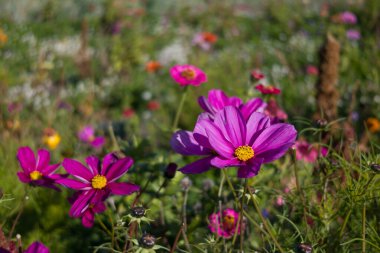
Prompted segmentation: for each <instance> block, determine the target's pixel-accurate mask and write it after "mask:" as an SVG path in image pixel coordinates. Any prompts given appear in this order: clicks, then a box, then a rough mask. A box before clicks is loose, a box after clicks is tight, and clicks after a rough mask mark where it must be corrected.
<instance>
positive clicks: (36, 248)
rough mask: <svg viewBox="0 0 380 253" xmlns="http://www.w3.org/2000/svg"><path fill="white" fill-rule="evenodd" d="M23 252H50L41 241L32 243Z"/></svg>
mask: <svg viewBox="0 0 380 253" xmlns="http://www.w3.org/2000/svg"><path fill="white" fill-rule="evenodd" d="M24 253H50V251H49V249H48V248H47V247H46V246H45V245H44V244H43V243H41V242H34V243H32V244H31V245H30V246H29V247H28V248H27V249H26V250H25V251H24Z"/></svg>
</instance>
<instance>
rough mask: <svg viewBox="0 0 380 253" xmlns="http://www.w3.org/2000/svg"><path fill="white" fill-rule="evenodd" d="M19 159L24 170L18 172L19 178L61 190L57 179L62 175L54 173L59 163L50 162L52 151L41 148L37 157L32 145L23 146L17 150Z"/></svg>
mask: <svg viewBox="0 0 380 253" xmlns="http://www.w3.org/2000/svg"><path fill="white" fill-rule="evenodd" d="M17 159H18V161H19V163H20V166H21V168H22V170H23V171H20V172H17V176H18V178H19V180H20V181H21V182H23V183H26V184H31V185H33V186H44V187H48V188H52V189H54V190H57V191H59V188H58V187H57V186H55V183H56V180H58V179H61V178H63V176H62V175H59V174H54V172H55V171H56V170H57V169H58V167H59V165H60V164H59V163H57V164H49V163H50V153H49V151H47V150H45V149H39V150H38V154H37V159H36V157H35V156H34V153H33V150H32V149H31V148H30V147H21V148H19V149H18V151H17Z"/></svg>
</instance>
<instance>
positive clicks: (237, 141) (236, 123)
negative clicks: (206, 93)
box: [214, 106, 247, 148]
mask: <svg viewBox="0 0 380 253" xmlns="http://www.w3.org/2000/svg"><path fill="white" fill-rule="evenodd" d="M214 123H215V125H216V126H218V127H219V129H220V130H221V131H222V133H223V135H224V136H225V137H226V139H227V140H229V141H230V142H231V143H232V145H233V146H234V147H235V148H237V147H239V146H242V145H244V144H246V143H245V135H246V131H247V129H246V125H245V121H244V119H243V116H242V115H241V113H240V111H239V110H238V109H237V108H236V107H233V106H226V107H224V109H223V110H222V111H219V112H218V113H216V115H215V119H214Z"/></svg>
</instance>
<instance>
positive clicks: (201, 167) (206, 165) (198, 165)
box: [180, 156, 212, 174]
mask: <svg viewBox="0 0 380 253" xmlns="http://www.w3.org/2000/svg"><path fill="white" fill-rule="evenodd" d="M211 159H212V156H209V157H206V158H202V159H199V160H197V161H195V162H192V163H189V164H187V165H186V166H185V167H183V168H181V169H180V171H181V172H182V173H184V174H199V173H203V172H205V171H208V170H209V169H210V168H211V164H210V161H211Z"/></svg>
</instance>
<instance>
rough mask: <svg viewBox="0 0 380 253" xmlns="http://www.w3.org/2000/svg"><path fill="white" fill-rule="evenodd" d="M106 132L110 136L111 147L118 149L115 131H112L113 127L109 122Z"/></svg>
mask: <svg viewBox="0 0 380 253" xmlns="http://www.w3.org/2000/svg"><path fill="white" fill-rule="evenodd" d="M108 132H109V134H110V136H111V140H112V146H113V149H114V150H116V151H120V150H121V149H120V146H119V143H118V142H117V140H116V137H115V133H114V131H113V127H112V124H111V123H110V124H109V125H108Z"/></svg>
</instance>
